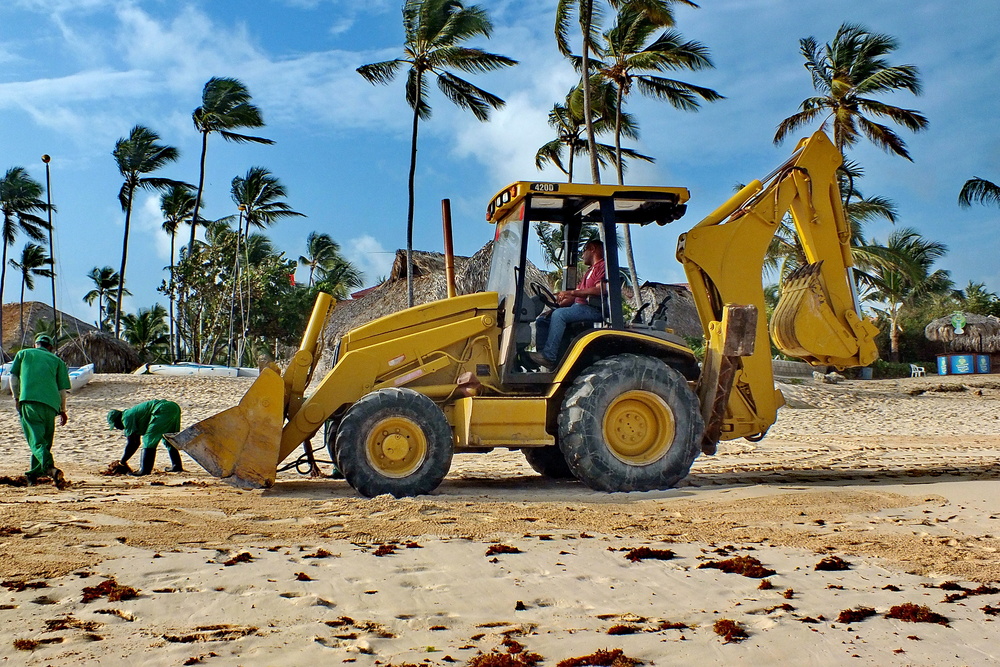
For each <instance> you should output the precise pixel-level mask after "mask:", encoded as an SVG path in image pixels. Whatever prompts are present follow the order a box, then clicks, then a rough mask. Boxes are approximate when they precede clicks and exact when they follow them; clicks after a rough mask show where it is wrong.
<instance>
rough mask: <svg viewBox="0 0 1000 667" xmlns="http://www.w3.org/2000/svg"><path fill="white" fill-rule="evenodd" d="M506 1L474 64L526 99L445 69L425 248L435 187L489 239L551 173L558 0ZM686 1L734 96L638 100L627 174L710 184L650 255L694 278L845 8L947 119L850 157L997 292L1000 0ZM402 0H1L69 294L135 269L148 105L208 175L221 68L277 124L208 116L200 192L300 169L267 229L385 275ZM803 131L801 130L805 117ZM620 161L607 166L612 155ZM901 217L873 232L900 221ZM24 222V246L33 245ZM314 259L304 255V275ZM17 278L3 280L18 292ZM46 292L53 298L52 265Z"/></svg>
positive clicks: (667, 276) (215, 208) (16, 87)
mask: <svg viewBox="0 0 1000 667" xmlns="http://www.w3.org/2000/svg"><path fill="white" fill-rule="evenodd" d="M480 4H482V5H483V6H484V7H485V8H486V9H487V10H488V11H489V12H490V15H491V17H492V19H493V22H494V27H495V30H494V34H493V37H492V39H491V40H489V41H485V40H483V41H481V42H480V43H479V44H477V45H480V46H483V47H485V48H487V49H488V50H491V51H494V52H496V53H502V54H504V55H507V56H510V57H513V58H516V59H518V60H519V61H521V65H520V66H519V67H516V68H512V69H509V70H506V71H503V72H498V73H493V74H489V75H485V76H477V77H475V79H474V81H475V83H476V84H477V85H480V86H482V87H484V88H486V89H488V90H490V91H492V92H494V93H496V94H498V95H499V96H501V97H502V98H504V99H505V100H507V107H506V108H505V109H504V110H502V111H500V112H498V113H495V114H494V117H493V120H492V121H491V122H490V123H486V124H484V123H480V122H478V121H476V120H475V119H474V118H473V117H472V115H471V114H469V113H467V112H462V111H461V110H458V109H456V108H454V107H453V106H451V105H450V104H449V103H448V102H447V101H446V100H444V99H443V97H441V95H440V93H439V92H438V91H437V90H436V88H435V89H433V90H432V97H431V103H432V106H433V109H434V115H433V118H431V120H430V121H428V122H426V123H423V124H422V125H421V136H420V152H419V161H418V173H417V209H416V230H415V242H414V244H415V247H416V248H418V249H424V250H438V251H439V250H440V249H441V246H442V241H441V231H440V230H441V225H440V200H441V199H442V198H445V197H448V198H450V199H451V200H452V208H453V215H454V219H455V244H456V251H457V252H459V253H462V254H471V253H472V252H475V250H477V249H478V248H479V247H480V246H482V244H483V243H485V242H486V241H487V240H489V239H490V238H492V229H490V228H489V227H488V226H487V225H486V224H485V223H484V221H483V220H484V211H485V205H486V203H487V201H488V199H489V197H490V196H491V195H492V194H493V193H494V192H496V191H497V190H499V189H500V188H501V187H502V186H503V185H504V184H506V183H507V182H509V181H513V180H537V179H539V178H551V179H553V180H561V174H559V173H557V172H554V171H552V172H547V173H546V174H545V175H539V173H538V171H537V170H536V169H535V167H534V153H535V150H536V149H537V148H538V146H540V145H541V144H542V143H544V142H545V141H547V140H548V139H549V138H550V136H551V134H550V129H549V128H548V126H547V125H546V115H547V112H548V110H549V109H550V108H551V107H552V104H553V103H555V102H557V101H560V100H562V99H563V98H564V96H565V94H566V91H567V90H568V89H569V88H570V87H571V86H572V84H573V82H574V74H573V72H572V70H571V69H570V67H569V65H568V64H567V63H566V62H565V61H564V60H563V59H561V58H560V56H559V54H558V52H557V51H556V48H555V45H554V42H553V40H552V27H553V26H552V15H553V9H554V6H555V2H554V1H553V0H542V1H539V0H535V1H529V0H483V2H481V3H480ZM701 4H702V8H701V9H698V10H694V9H684V8H682V9H680V10H679V11H678V26H677V27H678V29H679V30H680V31H681V32H682V33H683V34H684V35H685V36H686V37H687V38H689V39H695V40H699V41H701V42H703V43H704V44H705V45H706V46H708V47H709V48H710V49H711V52H712V56H713V59H714V61H715V64H716V69H714V70H710V71H704V72H698V73H686V74H684V75H683V77H684V78H686V80H688V81H691V82H693V83H697V84H700V85H704V86H708V87H711V88H714V89H716V90H717V91H719V92H720V93H722V94H723V95H725V96H726V98H727V99H725V100H723V101H721V102H717V103H715V104H710V105H706V106H705V107H704V109H703V111H701V112H700V113H684V112H679V111H676V110H674V109H672V108H670V107H669V106H667V105H664V104H662V103H658V102H655V101H648V100H643V99H641V98H639V97H638V96H635V97H634V98H633V101H632V102H631V105H630V110H631V111H632V112H633V113H634V114H635V115H636V116H637V118H638V120H639V122H640V125H641V130H642V137H641V139H640V141H639V142H638V144H637V145H636V148H637V149H638V150H640V151H642V152H644V153H646V154H649V155H653V156H655V157H656V158H657V162H656V164H653V165H645V164H640V165H635V166H634V167H633V169H632V170H631V171H630V173H629V174H628V176H627V179H628V180H629V181H630V182H632V183H635V184H642V185H678V186H685V187H688V188H690V189H691V202H690V206H689V213H688V215H687V216H686V217H685V218H682V219H681V220H680V221H677V222H675V223H673V224H672V225H671V226H669V227H666V228H656V229H643V230H641V231H639V232H638V233H637V239H636V247H637V263H638V268H639V273H640V277H641V278H643V279H648V280H657V281H663V282H683V280H684V277H683V271H682V270H681V268H680V266H679V265H678V264H677V263H676V261H675V259H674V248H675V243H676V237H677V235H678V234H679V233H681V232H683V231H685V230H686V229H688V228H689V227H691V226H692V225H694V224H695V223H696V222H697V221H698V220H699V219H700V218H701V217H702V216H703V215H705V214H706V213H707V212H709V211H710V210H712V209H714V208H715V207H716V206H717V205H718V204H719V203H721V202H722V201H723V200H725V199H726V198H728V197H729V196H730V195H731V193H732V188H733V186H734V185H735V184H736V183H740V182H747V181H749V180H751V179H753V178H759V177H762V176H763V175H765V174H767V173H768V172H770V170H771V168H772V167H774V166H775V165H776V164H777V163H779V162H780V161H782V160H783V159H784V157H785V156H786V155H787V154H788V153H789V152H790V150H791V148H792V146H793V142H792V141H789V142H787V143H786V144H785V145H783V146H779V147H775V146H773V145H772V142H771V139H772V137H773V135H774V129H775V126H776V125H777V124H778V122H779V121H780V120H781V119H782V118H784V117H786V116H788V115H790V114H791V113H793V112H794V111H795V110H796V108H797V106H798V104H799V102H800V101H801V100H802V99H803V98H805V97H807V96H809V95H810V94H811V93H812V88H811V85H810V80H809V76H808V73H807V72H806V70H805V69H804V68H803V67H802V57H801V55H800V54H799V52H798V40H799V39H800V38H802V37H806V36H810V35H812V36H815V37H816V38H817V39H818V40H819V41H821V42H825V41H828V40H830V39H832V37H833V35H834V33H835V32H836V30H837V27H838V26H839V25H840V24H841V23H842V22H845V21H851V22H857V23H861V24H863V25H865V26H867V27H868V28H870V29H871V30H873V31H877V32H884V33H888V34H891V35H893V36H895V37H896V38H898V40H899V42H900V48H899V50H898V51H897V52H896V53H895V54H894V55H893V56H892V60H893V62H894V63H896V64H903V63H910V64H914V65H917V66H918V67H919V68H920V71H921V74H922V78H923V83H924V94H923V95H922V96H920V97H914V96H912V95H910V94H908V93H907V94H901V95H898V96H895V97H893V98H887V99H886V101H889V102H892V103H894V104H897V105H900V106H904V107H907V108H915V109H919V110H921V111H922V112H923V113H924V114H925V115H926V116H927V117H928V118H929V120H930V128H929V129H928V130H927V131H925V132H923V133H920V134H917V135H914V134H910V133H906V131H905V130H904V131H901V132H902V133H903V136H904V138H905V140H906V141H907V144H908V145H909V148H910V152H911V155H912V156H913V160H914V161H913V162H912V163H911V162H907V161H906V160H903V159H902V158H898V157H893V156H889V155H886V154H884V153H882V152H880V151H878V150H877V149H875V148H873V147H870V146H865V145H861V146H859V147H858V148H857V149H855V150H854V151H853V152H852V154H851V157H852V158H853V159H855V160H857V161H859V162H861V163H862V164H863V165H864V167H865V169H866V174H867V175H866V177H865V178H864V180H863V182H862V184H861V185H862V190H863V192H864V193H865V194H868V195H871V194H881V195H884V196H887V197H889V198H891V199H893V200H894V201H895V202H896V204H897V205H898V207H899V211H900V221H899V223H898V224H899V225H901V226H903V225H905V226H910V227H915V228H916V229H917V230H918V231H919V232H920V233H922V234H924V235H925V236H928V237H930V238H933V239H935V240H939V241H942V242H944V243H946V244H947V245H948V246H949V248H950V252H949V254H948V256H947V258H946V259H944V260H943V261H942V262H941V263H940V267H942V268H945V269H948V270H950V271H951V272H952V276H953V278H954V279H955V282H956V283H958V284H959V285H960V286H964V285H965V284H966V283H967V282H968V281H970V280H973V281H977V282H985V283H986V284H987V286H988V287H989V288H990V289H991V290H993V291H1000V266H998V262H997V261H996V259H995V257H996V255H997V252H998V250H1000V243H998V241H997V239H998V233H1000V210H998V209H996V208H984V207H974V208H973V209H970V210H965V209H959V208H958V206H957V205H956V199H957V195H958V191H959V189H960V188H961V186H962V184H963V183H964V182H965V180H966V179H968V178H970V177H972V176H980V177H983V178H987V179H990V180H993V181H994V182H1000V129H998V127H997V118H996V108H997V102H998V99H997V98H998V95H1000V93H998V82H1000V49H998V47H997V27H996V26H997V25H1000V3H998V2H996V0H964V1H963V2H959V3H941V2H934V1H930V0H877V1H876V2H872V1H871V0H866V1H861V0H841V1H840V2H836V3H821V2H816V1H815V0H799V1H795V2H793V1H791V0H704V1H703V2H702V3H701ZM400 6H401V3H400V2H398V1H397V0H393V1H386V0H369V1H368V2H366V3H358V2H350V3H349V2H343V1H342V0H256V1H254V2H249V3H248V2H236V1H234V0H211V1H208V0H204V1H192V2H177V1H174V0H169V1H168V0H147V1H131V2H129V1H124V0H6V2H4V3H2V4H0V169H2V170H4V171H5V170H6V169H8V168H10V167H12V166H24V167H25V168H27V169H28V170H29V172H30V173H31V174H32V175H33V176H34V177H35V178H37V179H38V180H39V181H42V182H44V178H45V171H44V166H43V164H42V162H41V159H40V157H41V155H42V154H43V153H47V154H50V155H51V156H52V163H51V165H50V167H51V175H52V196H53V202H54V203H55V204H56V205H57V206H58V208H59V212H58V214H57V215H56V256H57V261H58V269H59V280H58V282H57V288H58V291H59V294H60V296H59V307H60V309H62V310H65V311H67V312H69V313H71V314H74V315H76V316H78V317H81V318H83V319H86V320H87V321H93V320H94V319H96V316H97V312H96V305H95V306H94V307H93V308H89V307H87V306H86V305H85V304H84V303H83V302H82V300H81V299H82V296H83V294H84V293H86V292H87V291H88V290H89V289H90V288H91V285H89V284H88V283H89V282H90V281H89V280H88V279H87V278H86V274H87V272H88V271H89V270H90V269H91V268H92V267H94V266H104V265H111V266H114V267H115V268H116V269H117V267H118V264H119V261H120V254H121V233H122V228H123V218H124V216H123V214H122V212H121V210H120V207H119V205H118V202H117V196H116V195H117V192H118V189H119V187H120V185H121V181H120V177H119V175H118V173H117V170H116V169H115V165H114V161H113V159H112V157H111V150H112V149H113V147H114V144H115V141H116V140H117V139H118V138H120V137H123V136H126V135H127V134H128V132H129V130H130V128H131V127H132V126H133V125H135V124H143V125H147V126H149V127H151V128H153V129H154V130H156V131H157V132H158V133H159V134H160V135H161V136H162V137H163V140H164V141H165V142H166V143H168V144H171V145H174V146H176V147H178V148H179V149H180V151H181V154H182V157H181V160H180V161H178V162H177V163H175V164H174V165H172V166H170V167H168V168H166V169H164V170H163V171H162V172H159V173H158V175H161V176H165V177H169V178H176V179H179V180H186V181H189V182H197V177H198V157H199V147H200V143H199V135H198V134H197V132H196V131H195V130H194V127H193V125H192V123H191V112H192V111H193V110H194V109H195V108H196V107H197V106H198V105H199V104H200V101H201V90H202V86H203V85H204V83H205V81H207V80H208V79H209V78H210V77H212V76H232V77H237V78H239V79H241V80H243V81H244V82H245V83H246V84H247V86H248V88H249V89H250V91H251V93H252V94H253V96H254V100H255V102H256V103H257V104H258V105H259V106H260V107H261V109H262V111H263V113H264V117H265V120H266V122H267V127H266V128H264V129H262V130H260V132H259V134H262V135H264V136H267V137H269V138H271V139H273V140H275V141H276V144H275V145H273V146H256V145H232V144H226V143H225V142H223V141H222V140H220V139H219V138H218V137H214V136H213V137H212V139H211V141H210V145H209V153H208V175H207V185H206V194H205V208H204V214H205V215H206V216H209V217H223V216H225V215H229V214H231V213H234V212H235V210H234V205H233V203H232V202H231V200H230V198H229V183H230V181H231V180H232V178H233V177H234V176H237V175H241V174H245V173H246V171H247V169H248V168H249V167H251V166H258V165H259V166H263V167H266V168H268V169H270V170H271V171H272V172H273V173H274V174H275V175H276V176H278V177H279V178H280V179H281V180H282V182H283V183H284V184H285V186H286V187H287V189H288V192H289V197H288V201H289V203H290V204H291V205H292V206H294V207H295V208H296V209H297V210H299V211H301V212H303V213H305V214H307V215H308V217H307V218H303V219H292V220H288V221H284V222H282V223H280V224H279V225H278V226H276V227H274V228H272V229H271V230H269V232H268V234H269V236H271V238H272V239H273V240H274V242H275V244H276V245H277V246H278V247H279V248H280V249H282V250H284V251H285V252H286V253H287V254H288V255H289V256H291V257H298V255H300V254H301V253H302V252H303V251H304V243H305V237H306V235H307V234H308V233H309V232H310V231H314V230H315V231H320V232H326V233H328V234H330V235H331V236H332V237H333V238H334V239H335V240H337V241H338V242H339V243H340V244H341V245H342V247H343V249H344V251H345V253H346V254H347V255H348V257H350V258H351V259H352V260H353V261H355V262H356V263H357V264H358V265H359V266H360V268H361V269H362V270H363V271H364V272H365V275H366V277H367V279H368V283H369V284H370V283H372V282H374V281H375V280H376V279H377V278H378V277H380V276H384V275H385V274H387V273H388V270H389V266H390V265H391V262H392V258H393V251H394V250H395V249H396V248H398V247H402V246H403V245H404V244H405V216H406V170H407V165H408V150H409V124H410V112H409V109H408V107H406V105H405V102H404V101H403V89H402V80H400V81H398V82H396V83H395V84H392V85H389V86H384V87H383V86H379V87H374V86H372V85H370V84H368V83H367V82H365V81H364V80H363V79H362V78H361V77H360V76H359V75H358V74H357V73H356V72H355V68H356V67H358V66H360V65H363V64H366V63H369V62H375V61H379V60H385V59H390V58H393V57H396V56H397V55H399V54H400V45H401V43H402V28H401V20H400ZM807 133H808V132H803V133H802V134H803V135H804V134H807ZM609 179H610V176H609ZM160 224H161V219H160V217H159V210H158V198H157V196H156V195H154V194H149V193H144V194H143V195H141V196H140V197H139V199H138V201H137V203H136V209H135V213H134V225H133V232H132V236H131V238H130V259H129V269H128V273H127V282H128V287H129V289H130V290H131V291H132V292H133V294H134V297H133V298H132V299H130V300H129V301H127V302H126V309H128V310H135V309H136V308H137V307H139V306H149V305H151V304H152V303H154V302H155V301H160V302H161V303H165V300H164V298H163V296H162V295H159V294H157V293H156V292H155V288H156V286H157V285H158V284H159V283H160V281H161V280H162V279H163V276H164V273H163V271H162V268H163V267H164V266H166V265H167V264H168V263H169V260H168V248H169V241H168V238H167V237H166V235H165V234H163V233H162V232H161V231H160ZM891 229H892V228H891V226H889V225H887V224H886V225H879V226H876V227H874V228H872V229H871V230H870V231H871V233H872V234H873V235H874V236H876V237H877V238H879V239H881V240H885V238H886V236H887V235H888V234H889V233H890V232H891ZM23 243H24V239H23V238H19V239H18V241H17V243H16V244H15V246H14V247H13V248H12V249H11V254H13V255H17V254H18V253H19V252H20V248H21V246H22V245H23ZM304 276H305V272H304V271H301V272H300V277H304ZM18 289H19V281H18V278H17V277H16V276H8V282H7V285H6V289H5V294H4V296H5V300H6V301H8V302H10V301H14V300H16V298H17V292H18ZM33 298H37V299H38V300H42V301H48V299H49V296H48V287H47V286H45V285H42V286H41V287H40V288H39V289H38V290H37V292H36V294H35V295H34V297H33Z"/></svg>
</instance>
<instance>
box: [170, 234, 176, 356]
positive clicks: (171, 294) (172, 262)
mask: <svg viewBox="0 0 1000 667" xmlns="http://www.w3.org/2000/svg"><path fill="white" fill-rule="evenodd" d="M176 239H177V234H176V233H173V234H171V235H170V337H169V343H170V363H172V364H173V363H176V362H177V351H176V348H175V347H174V242H175V240H176Z"/></svg>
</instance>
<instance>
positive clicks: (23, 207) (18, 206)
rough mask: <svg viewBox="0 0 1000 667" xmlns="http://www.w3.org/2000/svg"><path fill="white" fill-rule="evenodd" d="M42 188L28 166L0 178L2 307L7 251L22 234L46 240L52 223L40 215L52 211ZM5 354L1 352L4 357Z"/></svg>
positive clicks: (0, 293)
mask: <svg viewBox="0 0 1000 667" xmlns="http://www.w3.org/2000/svg"><path fill="white" fill-rule="evenodd" d="M42 192H43V190H42V185H41V183H39V182H38V181H36V180H35V179H34V178H32V177H31V176H30V175H29V174H28V172H27V170H25V168H24V167H11V168H10V169H8V170H7V173H5V174H4V176H3V179H0V213H2V214H3V229H2V232H0V236H2V237H3V239H2V245H3V249H2V250H0V255H2V259H0V304H2V303H3V288H4V284H5V283H6V279H7V251H8V250H9V249H10V248H11V247H12V246H13V245H14V242H15V241H16V240H17V236H18V234H19V233H22V234H24V235H25V236H27V237H28V238H30V239H31V240H33V241H42V240H44V239H45V232H46V230H48V228H49V223H48V222H47V221H46V220H45V218H42V217H40V216H39V215H38V214H40V213H45V212H46V211H48V210H49V205H48V204H46V203H45V201H44V200H43V199H41V196H42ZM2 340H3V323H2V322H0V341H2ZM2 357H3V351H2V350H0V358H2Z"/></svg>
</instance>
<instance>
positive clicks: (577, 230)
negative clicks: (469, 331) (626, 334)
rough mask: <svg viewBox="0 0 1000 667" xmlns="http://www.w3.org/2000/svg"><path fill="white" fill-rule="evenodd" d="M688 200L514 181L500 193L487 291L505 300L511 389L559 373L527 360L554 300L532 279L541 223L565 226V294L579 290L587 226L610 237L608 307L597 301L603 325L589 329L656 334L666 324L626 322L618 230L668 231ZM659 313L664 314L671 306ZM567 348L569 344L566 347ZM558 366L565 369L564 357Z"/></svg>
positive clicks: (491, 212) (493, 209)
mask: <svg viewBox="0 0 1000 667" xmlns="http://www.w3.org/2000/svg"><path fill="white" fill-rule="evenodd" d="M688 198H689V193H688V190H687V189H686V188H667V187H633V186H623V185H587V184H580V183H531V182H527V181H519V182H517V183H513V184H511V185H509V186H507V187H506V188H504V189H503V190H501V191H500V192H498V193H497V194H496V196H495V197H494V198H493V200H492V201H491V202H490V204H489V206H488V208H487V211H486V219H487V221H488V222H491V223H493V224H495V225H496V234H495V235H494V241H493V261H492V264H491V266H490V274H489V278H488V280H487V284H486V290H487V291H491V292H497V294H498V295H499V303H500V315H499V316H500V320H501V321H500V325H501V328H502V334H501V337H500V359H499V362H500V364H499V365H500V368H501V369H502V373H503V377H502V381H503V383H504V384H507V385H518V384H537V383H544V382H548V381H550V380H551V379H552V377H553V374H554V373H552V372H542V371H540V370H539V368H538V367H537V366H536V365H535V364H533V363H532V362H531V360H530V358H529V357H528V355H527V349H528V348H529V347H530V346H531V344H532V342H533V336H532V331H533V326H532V325H533V323H534V322H535V318H536V317H538V315H540V314H541V313H542V311H543V310H544V308H545V307H546V306H552V305H553V303H552V302H554V298H553V296H552V293H551V291H550V290H549V289H548V286H547V285H546V284H545V282H544V281H543V280H540V279H539V278H538V277H536V278H535V279H532V278H531V277H529V276H527V275H526V270H525V269H526V267H527V266H528V261H527V252H528V243H529V240H530V239H532V238H533V237H534V231H533V226H534V225H535V223H548V224H553V225H559V227H560V228H561V231H562V239H563V244H562V253H561V260H562V261H561V263H560V264H561V269H562V282H561V285H560V289H562V290H566V289H572V288H574V287H576V286H577V284H578V276H577V273H578V272H577V264H578V261H579V259H580V257H579V255H580V249H581V245H582V244H581V242H580V241H581V236H582V235H583V233H584V230H585V228H586V227H587V226H591V225H597V227H598V229H599V230H600V231H601V237H602V238H604V239H609V242H607V243H605V245H604V261H605V276H606V277H605V281H604V286H603V288H602V292H603V298H602V299H600V303H597V299H594V302H593V303H592V305H593V306H594V307H595V308H600V309H601V313H602V316H603V319H602V321H601V322H599V323H596V324H594V325H589V324H588V325H586V326H587V329H590V327H591V326H596V327H604V328H609V329H616V330H620V331H621V330H625V329H629V330H645V331H646V332H649V333H651V334H656V328H657V327H656V326H655V325H656V323H657V322H659V321H657V320H655V317H650V319H649V321H648V322H646V321H645V320H638V321H635V322H630V323H626V322H625V320H624V315H623V310H622V298H621V287H622V286H621V271H620V268H619V267H620V263H619V261H618V245H617V243H616V242H615V241H616V239H617V227H616V225H619V224H637V225H648V224H650V223H653V222H655V223H657V224H659V225H665V224H667V223H670V222H673V221H674V220H677V219H678V218H680V217H681V216H682V215H684V212H685V211H686V209H687V205H686V202H687V200H688ZM533 242H536V243H537V241H533ZM661 305H663V304H661ZM645 310H646V309H645V308H644V309H643V310H642V311H640V313H639V315H640V318H641V317H643V316H644V317H649V313H646V312H644V311H645ZM658 310H659V315H662V312H663V308H662V307H661V308H659V309H658ZM659 328H661V329H662V327H659ZM580 333H581V332H580V330H576V331H572V330H571V331H570V332H569V333H568V334H567V336H568V337H572V336H573V335H574V334H575V335H579V334H580ZM663 335H670V334H663ZM657 337H662V335H658V336H657ZM675 338H676V337H675ZM566 344H567V341H566V340H564V341H563V346H564V347H565V346H566ZM558 361H559V362H560V363H561V361H562V359H560V360H558Z"/></svg>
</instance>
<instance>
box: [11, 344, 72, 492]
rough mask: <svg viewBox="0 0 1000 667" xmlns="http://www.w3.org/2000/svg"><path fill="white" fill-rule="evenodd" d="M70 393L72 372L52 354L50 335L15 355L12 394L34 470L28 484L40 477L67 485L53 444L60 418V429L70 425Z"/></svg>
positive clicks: (30, 472)
mask: <svg viewBox="0 0 1000 667" xmlns="http://www.w3.org/2000/svg"><path fill="white" fill-rule="evenodd" d="M69 389H70V383H69V370H68V369H67V368H66V363H65V362H64V361H63V360H62V359H60V358H59V357H57V356H56V355H54V354H52V337H51V336H49V335H48V334H38V335H37V336H35V347H34V348H25V349H23V350H21V351H20V352H18V353H17V354H15V355H14V363H13V365H11V367H10V392H11V394H13V396H14V409H15V410H17V414H18V415H19V416H20V418H21V429H22V430H23V431H24V437H25V438H26V439H27V441H28V446H29V447H30V448H31V469H30V470H28V472H26V473H24V477H25V478H26V479H27V480H28V484H34V483H35V482H36V481H38V478H39V477H50V478H51V479H52V481H53V482H54V483H55V485H56V487H57V488H59V489H61V488H63V487H64V486H65V485H66V480H65V478H64V477H63V473H62V470H60V469H59V468H57V467H56V466H55V462H54V461H53V460H52V440H53V439H54V438H55V434H56V416H57V415H58V417H59V425H60V426H65V425H66V419H67V417H66V394H67V393H68V392H69Z"/></svg>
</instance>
